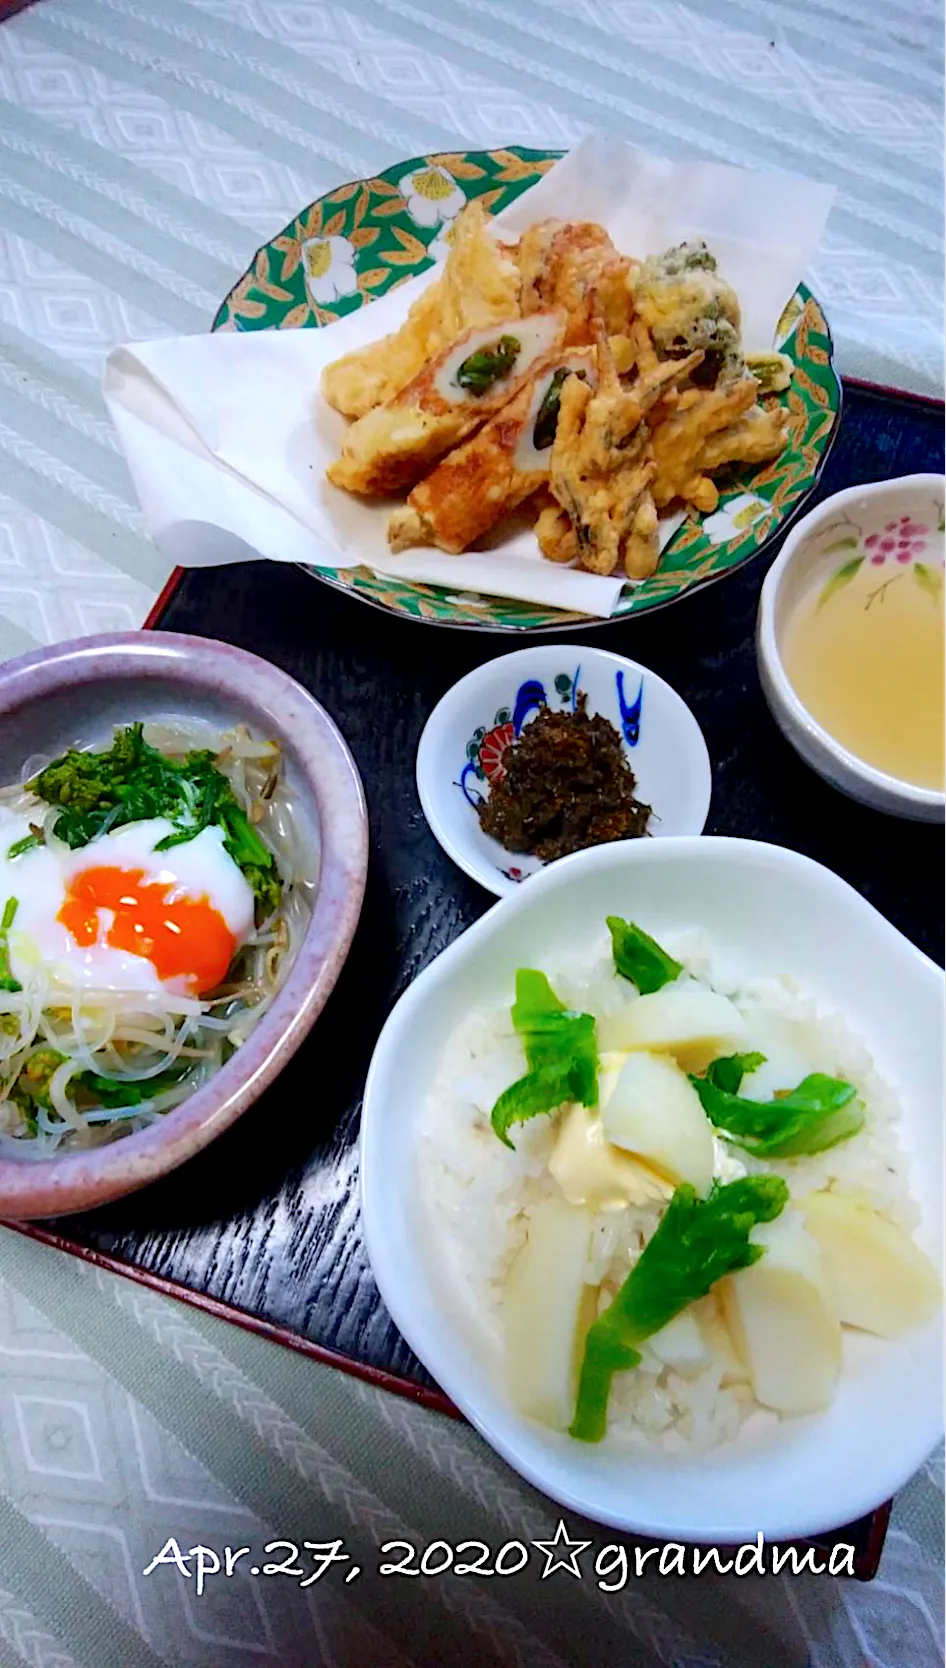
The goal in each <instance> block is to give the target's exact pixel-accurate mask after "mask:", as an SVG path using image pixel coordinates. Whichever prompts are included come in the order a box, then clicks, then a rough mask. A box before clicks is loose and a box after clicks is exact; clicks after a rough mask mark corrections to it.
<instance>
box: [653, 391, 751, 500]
mask: <svg viewBox="0 0 946 1668" xmlns="http://www.w3.org/2000/svg"><path fill="white" fill-rule="evenodd" d="M758 393H759V387H758V383H757V382H756V380H755V378H754V377H751V376H745V377H741V378H740V379H739V381H738V382H731V383H729V384H727V385H726V386H725V387H721V388H707V389H700V388H688V389H686V390H685V391H684V392H683V393H682V394H680V396H679V398H678V399H677V401H676V404H675V406H674V408H673V409H672V410H670V411H668V412H666V414H665V413H664V412H663V411H659V412H656V413H655V414H654V418H653V419H652V430H651V447H652V451H653V457H654V462H655V464H656V473H655V476H654V484H653V493H654V503H655V504H656V505H657V508H658V509H663V508H664V506H665V505H667V504H669V503H671V502H672V501H673V499H675V498H682V499H684V500H685V501H686V502H687V503H690V504H692V505H693V506H694V507H695V508H696V509H698V510H706V511H708V510H715V508H716V505H717V503H718V502H719V493H718V491H717V489H716V487H715V486H714V485H713V482H712V481H711V480H710V478H709V476H708V475H707V474H706V473H705V470H706V469H707V468H717V467H719V465H720V464H721V463H722V462H723V461H728V460H726V459H725V458H724V457H717V460H716V462H715V463H706V464H705V465H704V463H703V461H702V459H703V455H704V451H705V449H706V448H707V446H709V447H710V455H712V437H713V436H715V435H717V434H720V433H721V432H722V431H724V430H728V429H729V428H730V427H731V425H733V424H734V423H736V421H737V419H739V418H740V417H742V416H743V414H744V413H745V412H747V411H748V410H749V408H750V406H754V405H755V403H756V400H757V398H758Z"/></svg>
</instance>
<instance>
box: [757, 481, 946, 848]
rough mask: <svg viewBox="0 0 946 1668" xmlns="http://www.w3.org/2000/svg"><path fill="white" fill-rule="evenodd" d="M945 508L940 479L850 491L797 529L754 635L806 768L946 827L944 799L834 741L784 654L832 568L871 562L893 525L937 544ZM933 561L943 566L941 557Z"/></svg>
mask: <svg viewBox="0 0 946 1668" xmlns="http://www.w3.org/2000/svg"><path fill="white" fill-rule="evenodd" d="M943 502H944V481H943V477H942V476H941V475H906V476H903V477H902V478H901V479H899V480H893V481H872V482H871V483H870V484H869V485H867V486H855V487H848V489H847V490H846V491H845V492H837V493H835V494H834V496H833V497H832V498H826V499H825V501H824V503H822V504H819V505H818V506H817V508H816V509H814V510H811V511H809V513H808V515H806V516H803V517H802V519H801V520H800V521H799V522H798V524H797V525H796V526H795V527H794V528H793V529H792V531H791V532H790V533H789V535H788V537H787V539H786V540H785V543H784V545H783V546H782V549H781V551H780V552H779V554H778V556H777V557H776V559H775V561H774V562H773V564H772V566H771V568H770V569H769V572H768V574H767V576H766V580H765V584H764V585H763V587H762V595H761V598H760V601H759V616H758V626H757V633H756V654H757V657H758V663H759V677H760V679H761V682H762V688H763V690H764V692H765V698H766V700H767V701H768V704H769V708H770V710H771V712H772V716H773V717H774V719H775V722H776V723H777V724H778V727H779V729H780V730H781V732H782V734H783V735H784V736H785V738H786V740H787V741H790V742H791V744H792V746H793V747H794V749H795V751H796V752H797V753H799V754H800V755H801V757H802V758H803V759H804V761H805V763H806V764H809V765H811V767H812V769H813V770H816V771H817V772H818V774H819V775H820V776H823V777H824V778H825V780H826V781H828V782H830V783H831V784H832V786H833V787H836V788H840V789H841V791H842V793H846V794H849V795H850V796H851V798H852V799H858V800H860V801H862V803H863V804H865V805H870V806H872V807H873V808H874V809H875V810H878V811H888V812H891V813H892V814H893V815H894V816H898V817H910V818H913V819H914V820H915V821H919V822H942V821H943V814H944V806H946V795H944V793H943V791H942V790H941V789H936V788H923V787H918V786H917V785H916V784H915V783H912V782H906V781H903V780H901V778H899V777H897V776H891V775H889V774H888V773H887V772H886V771H883V770H877V769H875V767H874V766H873V765H870V764H868V763H867V762H866V760H864V759H861V758H858V756H857V755H856V754H855V753H852V752H850V751H849V749H848V748H846V747H844V746H842V744H841V743H840V742H839V741H836V740H835V738H834V736H832V735H831V734H830V733H829V732H828V731H827V730H826V729H825V728H824V727H823V725H821V724H819V723H818V721H817V719H816V718H814V717H813V716H812V714H811V713H810V712H809V711H808V709H807V707H805V706H804V704H803V703H802V701H801V700H800V699H799V697H798V695H797V694H796V693H795V690H794V688H793V686H792V684H791V682H790V680H789V677H788V673H787V672H786V670H785V664H784V661H783V659H782V648H783V645H784V641H785V631H786V625H787V622H788V620H789V619H790V617H791V614H792V612H793V610H794V609H795V608H796V607H797V606H798V604H799V603H800V602H801V600H802V598H803V597H804V596H805V594H806V593H807V592H808V591H809V590H810V588H811V585H812V583H813V581H814V579H815V576H816V575H818V574H819V573H821V572H823V573H824V576H825V578H827V577H828V575H829V574H830V572H831V570H832V567H835V568H836V567H837V566H838V565H839V563H840V562H842V561H844V560H851V559H853V558H854V557H856V555H857V553H858V551H859V550H860V551H863V553H864V560H868V561H869V560H871V559H872V551H871V549H870V548H869V547H868V541H870V540H873V539H875V538H876V539H877V540H878V543H877V544H875V545H874V546H873V551H874V552H876V551H877V550H878V549H879V541H880V538H881V537H882V536H883V533H884V530H885V529H886V527H887V524H888V523H890V522H892V521H894V522H896V521H898V520H899V518H900V517H901V516H904V515H909V517H910V518H911V521H913V522H914V523H917V524H919V525H922V526H924V527H928V528H929V529H930V533H931V538H930V541H929V542H930V544H931V545H936V544H939V543H940V541H941V540H942V521H943ZM842 521H843V524H844V526H845V527H847V526H848V525H849V524H850V525H851V528H852V530H851V532H850V533H849V534H848V538H849V539H850V540H852V541H853V540H856V548H855V547H854V545H853V544H851V545H850V546H849V547H848V548H847V549H846V551H845V554H844V555H841V554H839V552H838V544H839V542H840V541H839V540H838V539H837V538H836V537H835V533H834V530H835V528H836V526H837V525H838V523H839V522H842ZM855 528H856V529H857V532H856V533H855V531H854V529H855ZM940 549H941V545H940ZM922 554H923V555H925V552H923V553H922ZM933 557H934V561H938V556H937V553H936V552H935V551H934V552H933ZM910 559H911V560H912V559H913V558H910ZM879 571H880V569H879V568H878V572H879ZM933 572H934V573H935V574H939V573H940V572H941V570H940V569H939V567H938V566H936V567H934V569H933Z"/></svg>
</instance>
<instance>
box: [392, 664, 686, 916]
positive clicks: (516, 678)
mask: <svg viewBox="0 0 946 1668" xmlns="http://www.w3.org/2000/svg"><path fill="white" fill-rule="evenodd" d="M580 694H583V695H585V696H587V711H588V713H589V714H593V713H600V714H601V716H602V717H603V718H607V719H608V720H609V722H610V723H612V724H613V725H614V726H615V728H616V729H617V730H618V732H619V733H620V735H621V737H622V739H623V743H624V752H625V756H626V758H627V761H628V763H629V764H630V766H631V769H632V770H633V772H634V776H635V778H636V781H637V786H636V789H635V792H636V794H637V797H638V798H639V799H641V800H643V802H644V803H645V804H646V805H650V806H652V807H653V815H652V817H651V820H650V827H649V829H648V833H650V834H654V835H658V836H663V835H673V834H700V833H702V831H703V828H704V825H705V823H706V818H707V815H708V813H709V804H710V793H711V789H712V771H711V768H710V759H709V754H708V752H707V750H706V742H705V741H704V739H703V732H702V730H701V729H700V726H699V725H698V723H697V721H696V719H695V718H694V716H693V714H692V712H691V711H690V709H689V707H688V706H687V704H686V702H685V701H684V700H682V699H681V697H680V696H679V695H678V694H677V692H676V690H674V689H671V687H670V685H669V684H668V683H665V682H664V680H663V678H658V676H657V674H656V673H655V672H650V671H648V670H647V668H646V667H645V666H641V665H639V664H638V662H637V661H636V660H627V659H626V658H625V657H624V655H620V654H612V653H611V652H610V651H609V650H607V649H591V648H588V647H581V648H579V647H577V646H574V645H573V646H569V645H568V644H567V643H566V644H555V645H552V644H549V645H544V644H543V645H541V646H538V647H535V648H530V649H519V650H518V651H516V652H515V653H514V654H507V655H501V656H499V658H498V659H496V660H488V661H486V662H485V664H484V665H482V666H478V667H476V669H475V670H474V671H472V672H468V673H467V675H466V677H465V678H461V679H460V681H459V682H458V683H455V684H454V685H453V687H452V688H451V689H448V691H447V693H446V695H444V696H443V697H442V699H441V700H440V701H438V703H437V705H436V706H435V708H434V710H433V712H432V713H431V715H430V717H429V718H428V720H427V723H426V725H425V727H424V732H423V735H422V736H421V738H420V745H419V747H418V749H417V791H418V794H419V795H420V802H421V805H422V807H423V811H424V815H425V817H426V818H427V821H428V823H429V824H430V827H431V829H432V831H433V833H434V835H435V836H436V838H437V839H438V840H439V842H440V844H441V845H442V846H443V849H444V851H445V852H447V853H448V855H449V856H450V857H452V858H453V861H454V862H455V863H457V864H459V866H460V868H461V869H464V870H465V871H466V873H467V874H468V875H471V876H472V878H473V879H474V880H478V881H479V883H480V885H481V886H485V887H486V889H487V891H488V892H495V893H496V895H497V897H502V896H503V895H504V894H505V893H507V892H514V891H515V890H516V888H517V886H518V885H519V884H520V882H522V881H523V880H528V878H529V876H530V875H534V874H536V873H537V872H538V871H539V870H540V869H541V868H543V867H545V866H547V865H543V864H542V862H541V861H540V860H539V859H538V858H537V857H529V856H526V855H524V854H523V853H521V852H510V851H506V850H505V849H504V847H503V846H501V845H500V844H499V843H498V842H497V841H496V840H494V839H492V838H491V837H490V836H489V835H488V834H485V833H484V832H483V829H482V828H481V827H480V821H479V816H478V807H479V806H480V805H481V804H482V803H483V801H484V800H485V799H487V798H488V796H489V791H490V786H491V784H492V783H495V782H496V781H498V780H499V779H500V777H501V776H502V775H503V774H504V767H503V752H504V749H505V748H506V747H508V746H509V745H510V743H511V742H513V741H515V739H516V737H517V736H518V735H519V734H520V733H521V731H522V728H523V725H524V724H526V723H528V721H529V719H530V718H533V717H534V716H535V714H536V713H537V712H538V710H539V708H540V706H541V705H542V704H543V702H545V703H547V704H548V706H549V707H550V708H551V709H552V711H553V712H571V711H574V709H575V706H576V703H577V700H578V697H579V695H580Z"/></svg>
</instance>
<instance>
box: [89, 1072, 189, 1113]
mask: <svg viewBox="0 0 946 1668" xmlns="http://www.w3.org/2000/svg"><path fill="white" fill-rule="evenodd" d="M180 1080H181V1072H180V1069H178V1070H177V1071H174V1070H170V1071H161V1072H158V1074H157V1076H155V1077H146V1078H143V1079H140V1080H139V1081H138V1082H136V1083H118V1082H116V1080H115V1079H114V1078H113V1077H100V1076H99V1074H98V1073H97V1072H94V1071H83V1072H80V1073H79V1074H78V1076H76V1077H74V1078H72V1079H71V1082H70V1087H72V1085H73V1084H74V1085H76V1086H77V1087H78V1088H80V1089H82V1090H83V1091H84V1093H85V1094H87V1095H89V1096H91V1098H92V1099H93V1100H94V1101H95V1102H96V1103H97V1105H99V1106H104V1107H107V1108H108V1110H109V1111H112V1110H113V1109H114V1108H116V1107H119V1106H140V1105H141V1103H142V1101H147V1100H153V1099H154V1097H155V1095H160V1094H163V1093H164V1091H165V1090H166V1089H173V1088H174V1087H175V1085H176V1084H177V1083H179V1082H180Z"/></svg>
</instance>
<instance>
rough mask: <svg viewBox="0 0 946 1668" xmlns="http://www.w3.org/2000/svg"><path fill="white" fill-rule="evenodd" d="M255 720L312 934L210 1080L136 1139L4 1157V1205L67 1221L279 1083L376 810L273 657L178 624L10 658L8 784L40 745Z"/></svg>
mask: <svg viewBox="0 0 946 1668" xmlns="http://www.w3.org/2000/svg"><path fill="white" fill-rule="evenodd" d="M168 716H178V717H184V716H187V717H191V718H195V717H196V718H207V719H209V720H211V722H213V723H215V724H218V723H219V724H220V725H221V726H222V727H225V726H229V725H231V724H235V723H238V722H241V721H242V722H243V723H245V724H248V725H249V726H250V728H251V729H252V730H253V731H254V733H255V734H258V735H262V736H265V737H267V738H269V737H272V738H273V739H275V740H277V741H279V742H280V744H281V745H282V747H283V750H284V759H285V769H286V773H287V777H288V780H289V782H290V783H291V785H292V787H293V789H294V792H295V797H296V801H297V804H298V806H299V814H300V819H301V824H302V828H303V830H304V833H305V835H306V836H307V837H308V838H309V839H311V841H312V845H313V850H314V852H317V853H318V865H317V866H318V886H317V890H316V894H315V903H314V907H313V911H312V918H311V921H310V922H309V927H308V931H307V933H306V935H305V938H304V939H303V941H302V945H301V947H300V949H299V951H298V954H297V956H296V959H295V962H294V963H293V965H292V967H291V968H290V970H289V974H288V977H287V979H286V982H285V984H284V985H283V987H282V989H281V991H280V992H279V995H278V996H277V997H276V999H275V1001H274V1002H273V1004H272V1006H271V1007H270V1008H269V1010H268V1011H267V1012H266V1013H265V1014H264V1015H263V1017H262V1019H261V1020H260V1021H259V1023H258V1025H257V1026H256V1027H255V1029H254V1030H253V1031H252V1032H251V1034H250V1036H249V1038H248V1039H247V1041H246V1042H245V1043H244V1044H243V1046H242V1047H241V1048H239V1049H238V1050H237V1052H236V1053H235V1054H234V1055H233V1056H232V1058H231V1059H230V1060H228V1061H227V1063H226V1065H224V1066H223V1067H222V1068H221V1070H220V1071H219V1072H218V1074H217V1076H216V1077H214V1078H213V1080H212V1081H211V1082H210V1083H207V1084H205V1085H204V1087H203V1088H201V1089H198V1090H197V1091H196V1092H195V1093H194V1094H193V1095H192V1096H191V1097H190V1099H189V1100H186V1101H184V1102H183V1103H182V1104H181V1105H180V1106H177V1107H175V1108H174V1110H173V1111H172V1112H169V1113H167V1114H166V1115H165V1116H164V1117H163V1118H162V1119H161V1120H160V1121H159V1122H158V1123H156V1124H152V1125H151V1126H150V1128H148V1129H146V1130H143V1131H141V1132H140V1133H139V1134H135V1135H128V1136H125V1137H123V1138H122V1139H120V1140H117V1141H115V1142H113V1143H111V1144H110V1145H108V1146H105V1147H99V1148H96V1149H93V1150H92V1151H90V1152H84V1153H82V1152H80V1153H66V1154H64V1155H63V1156H62V1157H53V1158H50V1159H46V1160H22V1161H18V1160H15V1159H3V1160H0V1214H2V1215H5V1216H7V1217H12V1218H15V1219H24V1218H29V1217H37V1216H62V1215H64V1214H65V1213H67V1212H69V1211H78V1210H88V1209H89V1208H90V1207H92V1206H94V1205H101V1204H105V1203H107V1202H108V1201H109V1200H110V1199H117V1198H119V1197H120V1196H121V1195H122V1194H124V1193H131V1192H133V1191H134V1190H135V1189H136V1188H139V1187H144V1186H145V1185H146V1184H147V1183H148V1182H151V1181H155V1180H156V1179H157V1177H159V1176H163V1175H166V1174H167V1172H168V1171H169V1170H173V1169H175V1168H176V1166H177V1165H179V1164H183V1163H184V1161H185V1159H188V1158H190V1157H192V1155H193V1154H194V1153H197V1152H199V1151H200V1150H201V1148H202V1147H206V1146H207V1145H208V1143H209V1142H210V1141H212V1140H213V1139H214V1137H215V1136H217V1135H219V1134H220V1132H221V1130H224V1129H227V1128H228V1126H229V1125H230V1124H232V1123H234V1122H235V1121H236V1119H237V1118H238V1117H239V1116H240V1114H241V1113H242V1112H245V1111H246V1109H247V1107H248V1106H250V1105H251V1104H252V1102H253V1101H254V1100H256V1098H257V1097H258V1096H259V1095H260V1094H261V1093H262V1091H263V1090H264V1089H265V1088H266V1086H267V1084H269V1083H271V1082H272V1080H273V1078H274V1077H275V1076H276V1074H277V1073H278V1072H279V1071H280V1069H281V1068H282V1067H283V1066H284V1065H285V1063H286V1061H287V1060H288V1059H289V1058H290V1056H291V1055H292V1054H293V1053H294V1052H295V1050H296V1049H297V1048H298V1047H299V1044H300V1043H301V1042H302V1040H303V1038H304V1037H305V1035H306V1033H307V1032H308V1030H309V1028H310V1026H311V1025H312V1024H313V1022H314V1020H315V1019H316V1018H317V1016H318V1014H319V1013H320V1012H321V1010H322V1008H323V1007H324V1005H325V1002H326V1000H327V998H328V995H329V992H330V991H331V989H332V987H333V985H334V984H335V981H336V979H337V978H338V975H339V973H340V971H341V968H342V966H343V964H344V961H345V957H346V956H347V954H348V949H349V946H350V944H351V940H352V936H353V934H354V931H355V927H356V926H357V923H358V917H359V914H360V913H361V903H362V898H363V895H364V888H365V875H366V870H367V861H368V819H367V813H366V811H365V801H364V794H363V792H362V787H361V780H360V778H359V775H358V771H357V768H356V766H355V762H354V760H353V759H352V756H351V754H350V752H349V751H348V748H347V746H346V745H345V742H344V741H343V740H342V737H341V735H340V734H339V732H338V730H337V729H336V727H335V725H334V724H333V723H332V720H331V719H330V718H329V717H328V715H327V713H325V712H324V711H323V709H322V708H321V707H320V706H319V703H318V702H317V701H316V700H314V699H313V697H312V696H311V695H310V694H309V693H308V692H307V691H306V690H305V689H303V688H302V686H301V685H300V684H298V683H296V682H295V681H294V679H292V678H290V677H288V676H287V674H286V673H285V672H281V671H280V670H279V669H278V667H276V666H272V665H270V664H269V662H268V661H265V660H259V659H258V658H257V657H256V655H252V654H247V653H246V652H245V651H244V650H242V649H235V648H231V647H230V646H229V645H228V644H226V643H218V642H214V641H213V640H212V639H208V638H204V637H184V636H179V635H177V634H175V633H172V632H152V631H130V632H122V633H119V634H116V635H114V636H112V635H110V636H106V637H84V638H79V639H78V640H76V641H74V642H71V643H60V644H58V645H57V646H56V647H55V648H51V649H44V650H41V651H40V652H39V653H38V654H32V655H27V656H25V657H24V658H23V659H22V660H14V661H10V662H8V663H7V664H6V665H4V666H0V783H5V782H11V781H17V780H18V779H19V777H20V773H21V770H22V767H23V764H24V761H25V760H26V759H28V758H29V757H30V755H32V754H35V753H43V754H46V755H47V756H49V755H55V754H57V753H60V752H62V751H64V750H65V748H66V747H69V746H75V745H77V744H79V745H86V744H90V743H100V742H103V741H105V740H107V738H108V736H109V734H110V733H111V730H112V729H113V728H114V726H115V725H117V724H127V723H130V722H131V721H133V720H134V719H138V718H142V719H149V718H158V717H168Z"/></svg>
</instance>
